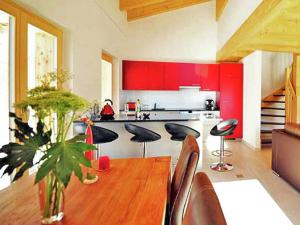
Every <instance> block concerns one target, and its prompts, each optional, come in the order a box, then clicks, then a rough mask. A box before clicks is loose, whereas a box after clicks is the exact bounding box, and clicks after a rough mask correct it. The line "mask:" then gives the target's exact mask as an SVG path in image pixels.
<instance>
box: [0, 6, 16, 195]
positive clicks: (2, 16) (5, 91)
mask: <svg viewBox="0 0 300 225" xmlns="http://www.w3.org/2000/svg"><path fill="white" fill-rule="evenodd" d="M14 22H15V18H14V17H13V16H11V15H9V14H7V13H5V12H4V11H1V10H0V79H1V82H0V99H1V104H0V118H1V120H0V134H1V138H0V146H3V145H5V144H8V143H9V142H10V141H11V137H10V131H9V129H8V128H9V126H10V119H9V116H8V112H9V111H12V110H13V109H12V105H13V101H14V67H13V65H14V51H13V49H14V43H15V42H14V28H15V26H14ZM0 157H1V156H0ZM4 169H5V168H4ZM4 169H3V170H4ZM2 172H3V171H0V176H1V175H2ZM9 184H10V177H9V176H7V175H6V176H3V177H2V178H0V190H1V189H3V188H5V187H7V186H8V185H9Z"/></svg>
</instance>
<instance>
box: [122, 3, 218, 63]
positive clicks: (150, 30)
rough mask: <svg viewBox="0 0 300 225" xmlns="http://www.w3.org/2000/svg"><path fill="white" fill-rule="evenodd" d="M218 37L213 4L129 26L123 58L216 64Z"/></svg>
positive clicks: (205, 4) (201, 5)
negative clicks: (210, 62)
mask: <svg viewBox="0 0 300 225" xmlns="http://www.w3.org/2000/svg"><path fill="white" fill-rule="evenodd" d="M217 36H218V34H217V22H216V21H215V3H214V1H211V2H207V3H203V4H199V5H195V6H191V7H187V8H183V9H180V10H175V11H171V12H168V13H163V14H160V15H156V16H152V17H148V18H144V19H141V20H137V21H133V22H130V23H128V24H127V26H126V40H125V43H124V45H123V47H122V54H123V57H124V58H126V59H146V60H168V61H194V62H197V61H214V60H215V59H216V49H217Z"/></svg>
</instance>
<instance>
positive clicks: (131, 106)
mask: <svg viewBox="0 0 300 225" xmlns="http://www.w3.org/2000/svg"><path fill="white" fill-rule="evenodd" d="M126 104H127V106H128V110H129V111H135V102H127V103H126Z"/></svg>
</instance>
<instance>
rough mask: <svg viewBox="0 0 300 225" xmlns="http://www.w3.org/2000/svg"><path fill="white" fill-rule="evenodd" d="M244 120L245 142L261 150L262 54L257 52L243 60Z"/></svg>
mask: <svg viewBox="0 0 300 225" xmlns="http://www.w3.org/2000/svg"><path fill="white" fill-rule="evenodd" d="M243 63H244V96H243V101H244V106H243V110H244V120H243V125H244V127H243V136H244V137H243V140H244V141H245V142H246V143H247V144H248V145H249V146H251V147H252V148H254V149H258V148H260V127H261V124H260V123H261V119H260V118H261V117H260V115H261V73H262V52H261V51H256V52H254V53H252V54H250V55H249V56H247V57H245V58H244V59H243Z"/></svg>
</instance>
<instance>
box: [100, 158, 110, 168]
mask: <svg viewBox="0 0 300 225" xmlns="http://www.w3.org/2000/svg"><path fill="white" fill-rule="evenodd" d="M98 168H99V170H109V169H110V159H109V157H108V156H101V157H100V158H99V161H98Z"/></svg>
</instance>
